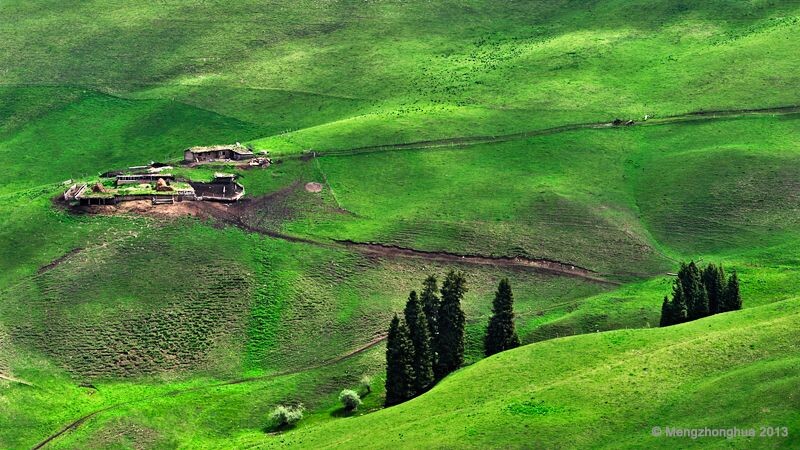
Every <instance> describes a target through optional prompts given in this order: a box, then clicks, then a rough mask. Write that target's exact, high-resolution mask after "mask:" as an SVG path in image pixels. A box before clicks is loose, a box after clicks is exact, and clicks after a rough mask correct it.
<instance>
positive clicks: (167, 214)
mask: <svg viewBox="0 0 800 450" xmlns="http://www.w3.org/2000/svg"><path fill="white" fill-rule="evenodd" d="M301 185H302V183H300V182H299V181H298V182H295V183H293V184H292V185H291V186H289V187H287V188H284V189H283V190H287V189H291V188H297V187H298V186H301ZM283 190H282V191H283ZM277 194H278V193H272V194H268V195H266V196H263V197H259V198H256V199H248V200H244V201H241V202H239V203H237V204H232V205H227V204H222V203H216V202H181V203H176V204H175V205H158V206H153V205H152V204H151V202H149V201H133V202H124V203H120V204H119V205H117V206H100V207H96V206H95V207H91V209H86V208H85V209H81V211H83V212H85V213H89V214H110V215H113V214H137V215H144V216H149V217H155V218H159V219H169V218H174V217H180V216H193V217H199V218H205V219H213V220H217V221H219V222H221V223H223V224H227V225H232V226H235V227H237V228H240V229H242V230H245V231H247V232H250V233H257V234H261V235H264V236H269V237H271V238H274V239H280V240H283V241H287V242H293V243H301V244H307V245H313V246H316V247H323V248H329V249H334V250H336V249H339V250H350V251H355V252H358V253H361V254H363V255H371V256H377V257H383V258H391V259H397V258H408V259H424V260H427V261H435V262H444V263H456V264H469V265H479V266H494V267H515V268H521V269H526V270H533V271H536V272H540V273H544V274H550V275H559V276H567V277H573V278H580V279H583V280H586V281H591V282H594V283H602V284H608V285H620V284H621V283H620V282H618V281H613V280H609V279H606V278H605V276H604V274H600V273H597V272H595V271H592V270H590V269H587V268H584V267H580V266H577V265H575V264H571V263H567V262H562V261H554V260H549V259H544V258H525V257H505V256H485V255H474V254H472V255H466V254H458V253H452V252H447V251H426V250H417V249H413V248H405V247H400V246H396V245H390V244H382V243H377V242H356V241H352V240H349V239H339V240H335V239H334V240H329V239H324V238H317V237H308V236H296V235H291V234H287V233H283V232H280V231H275V230H270V229H266V228H261V227H258V226H256V225H253V224H251V223H248V221H247V219H246V217H247V215H248V209H250V208H253V207H256V208H257V207H258V204H259V203H260V202H263V201H265V200H269V199H270V198H271V197H274V196H276V195H277ZM120 205H121V206H120ZM68 256H70V254H67V255H65V256H63V257H61V258H59V260H64V259H66V258H67V257H68ZM59 262H60V261H59ZM52 265H53V263H51V264H50V265H48V266H52ZM48 266H45V267H48ZM50 268H52V267H50ZM40 270H41V269H40ZM606 275H611V276H623V277H627V276H639V277H641V276H647V275H652V274H634V273H625V274H606Z"/></svg>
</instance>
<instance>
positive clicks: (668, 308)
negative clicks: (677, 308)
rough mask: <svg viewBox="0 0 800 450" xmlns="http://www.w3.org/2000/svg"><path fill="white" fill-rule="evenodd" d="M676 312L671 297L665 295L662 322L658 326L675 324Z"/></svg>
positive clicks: (662, 304)
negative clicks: (673, 309)
mask: <svg viewBox="0 0 800 450" xmlns="http://www.w3.org/2000/svg"><path fill="white" fill-rule="evenodd" d="M674 315H675V314H674V313H673V312H672V302H670V300H669V298H668V297H667V296H666V295H665V296H664V302H663V303H661V322H660V323H659V325H658V326H660V327H668V326H670V325H675V323H674V322H673V321H674V320H675V318H674Z"/></svg>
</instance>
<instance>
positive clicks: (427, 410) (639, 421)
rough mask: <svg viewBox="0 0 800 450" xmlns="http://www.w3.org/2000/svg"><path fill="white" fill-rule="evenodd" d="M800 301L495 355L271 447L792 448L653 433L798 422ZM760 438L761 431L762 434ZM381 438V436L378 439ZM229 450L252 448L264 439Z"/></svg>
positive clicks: (792, 440)
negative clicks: (420, 391) (385, 404)
mask: <svg viewBox="0 0 800 450" xmlns="http://www.w3.org/2000/svg"><path fill="white" fill-rule="evenodd" d="M798 314H800V302H798V301H797V300H796V299H795V300H786V301H783V302H779V303H775V304H772V305H768V306H763V307H759V308H753V309H749V310H747V311H740V312H735V313H727V314H722V315H719V316H714V317H712V318H707V319H702V320H699V321H697V322H694V323H690V324H685V325H679V326H674V327H669V328H662V329H654V330H625V331H613V332H607V333H599V334H587V335H583V336H575V337H571V338H563V339H557V340H551V341H547V342H542V343H538V344H534V345H528V346H525V347H522V348H519V349H515V350H511V351H507V352H503V353H501V354H499V355H497V356H494V357H491V358H487V359H486V360H484V361H481V362H479V363H477V364H475V365H473V366H470V367H468V368H465V369H462V370H461V371H459V372H457V373H455V374H453V375H452V376H450V377H448V378H446V379H445V380H444V381H442V382H441V384H439V385H437V386H436V387H435V388H434V389H433V390H431V391H430V392H428V393H426V394H424V395H422V396H421V397H418V398H416V399H413V400H411V401H408V402H406V403H404V404H401V405H399V406H396V407H392V408H388V409H386V410H384V411H379V412H376V413H374V414H368V415H366V416H363V417H358V418H355V419H351V420H343V421H337V422H330V423H326V424H322V425H317V426H303V427H300V428H298V429H297V430H296V431H294V432H292V433H287V434H286V435H285V436H284V437H283V438H282V440H281V441H280V442H278V441H277V440H274V441H271V444H274V446H275V447H284V446H290V447H291V446H302V447H308V448H342V447H347V448H396V447H397V446H398V445H399V446H413V447H426V448H430V447H461V448H464V447H474V448H487V447H492V448H497V447H502V448H507V447H515V448H530V447H534V448H575V447H579V448H587V447H619V446H621V447H631V448H641V447H645V446H646V447H650V448H676V447H680V448H685V447H708V448H754V447H758V448H792V447H794V446H796V445H797V444H798V442H799V441H798V439H800V438H798V437H797V436H796V435H791V436H788V437H780V438H779V437H755V438H742V437H737V438H733V439H729V440H728V439H725V438H722V439H720V438H712V437H709V438H698V439H697V440H692V439H690V438H677V437H667V436H666V435H664V436H661V437H654V436H652V435H651V433H652V428H653V427H655V426H660V427H662V429H663V430H664V431H665V430H666V427H667V426H670V427H676V428H703V427H709V428H730V427H732V426H734V425H733V424H736V425H735V426H736V427H738V428H755V429H756V430H758V429H759V427H761V426H773V424H782V425H781V426H786V427H789V429H792V430H794V429H796V427H797V426H798V425H800V414H799V413H798V406H800V398H798V393H797V392H796V389H795V387H796V385H797V383H798V381H800V380H798V375H799V374H800V372H798V371H799V370H800V359H798V357H797V355H798V350H799V349H798V342H799V341H798V328H797V320H798ZM759 432H760V431H759ZM378 436H380V439H375V438H376V437H378ZM252 439H253V440H252V441H249V440H243V441H240V442H237V445H247V444H256V445H259V443H261V442H262V440H263V438H261V437H255V438H252Z"/></svg>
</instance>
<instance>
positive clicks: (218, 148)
mask: <svg viewBox="0 0 800 450" xmlns="http://www.w3.org/2000/svg"><path fill="white" fill-rule="evenodd" d="M186 150H188V151H190V152H192V153H208V152H219V151H224V150H229V151H232V152H234V153H238V154H240V155H252V154H253V152H251V151H250V150H248V149H247V147H243V146H241V145H235V144H234V145H210V146H206V147H189V148H187V149H186Z"/></svg>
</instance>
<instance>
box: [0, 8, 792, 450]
mask: <svg viewBox="0 0 800 450" xmlns="http://www.w3.org/2000/svg"><path fill="white" fill-rule="evenodd" d="M0 16H2V17H10V18H12V19H13V20H9V21H8V23H6V24H4V26H3V39H0V162H2V164H3V167H4V174H3V175H4V176H3V177H2V181H0V375H2V377H0V405H1V406H2V408H0V447H2V448H30V447H32V446H34V445H36V444H37V443H39V442H42V441H43V440H44V439H45V438H46V437H48V436H51V435H53V434H54V433H56V432H58V431H59V430H61V429H63V428H64V427H66V426H67V425H69V424H70V423H72V422H73V421H76V420H78V419H80V418H82V417H86V420H84V421H82V422H81V423H80V424H79V426H78V427H76V428H75V429H72V430H70V431H68V432H66V433H64V434H63V435H61V436H59V437H57V438H56V439H54V440H53V441H51V442H50V443H49V444H48V446H50V447H61V448H108V447H115V448H170V447H184V448H188V447H192V448H210V447H215V448H230V447H244V446H254V447H273V446H275V447H281V446H292V447H301V448H305V447H334V446H340V447H341V446H344V447H381V446H383V447H388V446H401V447H414V446H433V447H436V446H446V447H455V446H464V445H471V446H474V447H487V446H490V447H496V446H500V447H510V448H518V447H519V448H525V447H531V446H533V447H548V448H557V447H567V448H568V447H626V448H640V447H643V446H653V447H670V446H674V445H675V444H676V443H678V442H675V441H670V440H667V439H666V438H664V439H660V440H659V439H655V438H652V437H650V436H649V428H650V427H651V426H653V425H676V426H706V425H708V426H712V425H719V426H733V425H735V426H739V427H744V426H757V425H770V424H772V425H783V426H790V427H791V429H792V434H791V435H790V437H789V438H788V439H783V440H759V441H749V440H741V439H739V440H733V441H726V440H722V441H710V440H699V441H692V442H689V441H681V442H679V443H678V444H681V445H696V446H707V447H715V446H717V447H722V446H733V447H737V448H744V447H753V446H759V447H787V448H791V447H794V446H797V444H798V442H797V433H798V432H800V418H798V416H797V413H796V411H797V409H798V406H799V405H798V399H797V396H796V395H797V394H796V392H795V391H796V385H797V381H798V380H797V378H798V373H800V371H799V370H798V359H797V350H798V348H797V338H798V336H797V326H796V322H797V316H798V305H799V304H798V302H797V300H796V298H797V297H798V296H799V295H800V281H798V279H797V277H796V273H795V272H796V269H797V267H798V266H800V258H799V257H798V256H797V255H799V254H800V223H798V217H800V206H798V205H800V184H799V183H800V182H798V179H800V172H798V170H797V169H796V168H797V167H800V164H799V163H800V141H798V140H797V139H796V136H797V135H798V132H800V114H797V113H796V112H793V111H792V110H790V109H787V110H783V111H777V112H774V113H773V112H762V113H758V114H744V113H741V114H736V113H729V114H728V115H726V116H724V117H715V116H714V115H713V114H712V115H706V116H690V117H687V118H685V119H687V120H682V121H678V122H674V123H666V122H659V120H662V119H665V118H667V117H668V116H673V115H680V114H686V113H691V112H695V111H702V110H706V111H708V110H712V111H713V110H746V109H763V108H772V107H779V106H793V105H798V104H800V98H798V92H797V90H796V89H794V87H795V86H797V85H798V83H800V79H798V77H799V76H800V75H798V72H797V70H796V67H797V63H798V56H797V54H796V45H795V42H796V41H797V37H798V30H799V28H798V26H799V25H798V24H799V23H800V22H798V17H800V8H798V6H797V4H795V3H792V2H780V1H752V2H728V1H721V0H720V1H709V2H702V3H697V4H694V3H689V2H675V1H667V0H663V1H662V0H649V1H616V0H602V1H592V2H574V1H536V2H519V3H508V2H503V3H497V2H484V1H463V0H460V1H455V0H453V1H447V2H422V1H412V2H389V1H377V2H350V1H344V2H317V1H302V2H297V1H292V2H284V1H276V2H270V3H268V4H264V3H263V2H250V1H243V2H235V3H233V4H232V3H231V2H216V1H172V0H169V1H160V2H157V3H131V2H122V1H114V0H101V1H98V2H90V3H81V4H75V3H63V2H55V1H44V0H38V1H35V2H22V1H16V0H12V1H7V2H3V3H2V4H0ZM644 115H650V116H653V117H654V118H655V119H651V120H649V121H647V122H643V123H642V122H641V121H640V119H642V118H643V116H644ZM616 117H620V118H624V119H627V118H633V119H636V120H637V121H639V122H638V123H637V125H636V126H633V127H600V128H575V127H570V125H575V124H585V123H595V122H608V121H610V120H612V119H614V118H616ZM689 119H691V120H689ZM553 127H564V129H562V130H561V131H558V132H556V131H553V132H548V133H540V134H537V133H536V130H545V129H549V128H553ZM522 132H528V133H527V134H518V135H514V134H515V133H522ZM509 135H510V136H509ZM475 136H478V137H480V138H479V139H476V140H475V142H476V143H475V144H474V145H467V144H464V143H463V141H461V140H460V138H468V137H475ZM434 139H438V140H442V141H440V142H437V143H436V145H435V146H429V145H425V144H419V145H416V146H411V147H412V148H402V147H398V146H396V145H395V146H394V147H393V146H392V145H394V144H403V143H414V142H423V141H426V140H434ZM237 141H238V142H243V143H250V144H253V145H254V146H255V147H256V148H257V149H268V150H270V152H271V156H272V157H273V162H274V164H273V165H272V166H271V167H269V168H267V169H260V168H259V169H234V168H232V167H230V166H226V165H219V164H218V165H209V166H201V167H197V168H191V169H190V168H186V167H180V166H176V167H175V170H174V171H173V173H175V174H176V175H177V176H179V177H183V178H187V179H191V180H197V181H208V180H210V178H211V177H212V175H213V172H216V171H225V172H232V173H236V175H237V177H238V180H239V182H240V183H242V184H243V185H244V187H245V189H246V192H247V196H246V200H245V201H243V202H242V205H243V206H242V208H241V209H240V210H237V211H240V212H241V216H240V217H238V220H239V222H237V225H238V228H237V227H234V226H232V225H231V222H230V221H229V222H227V223H226V222H225V221H223V220H219V219H198V218H179V219H156V218H151V217H143V216H139V215H134V214H129V215H89V214H75V213H72V212H69V211H67V210H64V209H63V208H62V207H61V206H59V205H58V204H55V203H54V202H53V201H52V199H53V198H54V197H56V196H57V195H58V194H59V193H60V192H63V190H64V189H65V188H66V187H67V186H65V185H64V184H63V182H64V181H65V180H70V179H72V180H82V179H91V178H95V177H96V176H97V175H98V174H99V173H102V172H105V171H107V170H113V169H121V168H125V167H128V166H132V165H140V164H144V163H147V162H149V161H151V160H155V161H162V162H170V163H175V162H177V161H178V160H179V159H180V158H181V151H182V149H183V148H185V147H188V146H192V145H209V144H222V143H232V142H237ZM368 146H379V147H380V146H385V147H382V148H371V149H363V148H362V147H368ZM307 150H315V151H319V152H320V153H318V155H317V156H314V155H313V154H303V153H304V152H306V151H307ZM326 152H327V153H326ZM312 181H314V182H319V183H322V184H323V186H324V189H323V191H322V192H321V193H310V192H307V191H306V190H305V189H304V187H303V186H304V184H305V183H307V182H312ZM256 231H260V232H256ZM347 241H352V242H356V243H378V244H382V245H386V246H396V247H400V248H405V249H413V250H416V251H418V252H429V253H431V254H433V255H435V254H437V252H439V253H446V254H448V255H450V256H453V255H456V256H457V255H477V256H482V257H486V258H504V257H521V258H529V259H538V258H543V259H549V260H555V261H560V262H563V263H566V264H574V265H576V266H580V267H583V268H585V269H588V270H591V271H593V272H594V274H595V275H596V276H597V277H598V278H603V279H606V280H608V281H609V283H599V282H593V281H590V280H587V279H582V278H575V277H568V276H564V275H557V274H552V273H542V272H540V271H537V270H534V269H532V268H530V267H524V266H521V265H500V264H496V265H490V264H473V263H470V262H469V261H461V262H457V261H454V260H442V259H436V258H430V257H424V254H420V253H418V254H417V256H414V257H409V256H403V255H399V256H398V255H397V254H383V253H380V252H377V253H376V252H374V251H373V252H370V251H366V249H365V248H364V247H360V246H357V245H356V246H354V245H350V244H347V243H346V242H347ZM690 258H694V259H696V260H700V261H703V262H720V263H722V264H723V265H725V267H726V268H727V269H736V270H737V271H738V272H739V274H740V277H741V280H742V293H743V296H744V299H745V303H744V306H745V310H743V311H739V312H736V313H728V314H724V315H720V316H715V317H712V318H708V319H704V320H701V321H698V322H695V323H691V324H686V325H681V326H677V327H670V328H666V329H650V328H654V327H656V325H657V323H658V319H659V311H660V301H661V298H662V297H663V296H664V295H665V294H667V293H668V292H669V291H670V286H671V283H672V278H671V276H670V275H669V274H668V273H669V272H674V270H675V268H676V267H677V264H678V262H679V261H682V260H687V259H690ZM452 268H456V269H461V270H464V271H465V272H466V275H467V277H468V283H469V288H470V290H469V292H468V294H467V297H466V298H465V301H464V304H463V307H464V310H465V312H466V315H467V320H468V326H467V363H468V364H470V365H469V366H468V367H466V368H464V369H462V370H461V371H459V372H457V373H455V374H453V375H452V376H450V377H448V378H447V379H446V380H444V381H443V382H442V383H441V385H439V386H437V387H436V388H435V389H433V390H432V391H431V392H430V393H428V394H425V395H423V396H422V397H420V398H418V399H415V400H413V401H411V402H409V403H407V404H404V405H401V406H398V407H393V408H389V409H387V410H382V411H378V410H379V409H380V408H381V405H382V398H381V396H382V394H383V392H382V389H383V387H382V377H383V375H384V373H383V372H384V368H383V346H382V342H381V340H380V339H381V337H382V336H383V333H385V331H386V327H387V324H388V321H389V319H390V318H391V316H392V314H393V313H394V312H396V311H399V310H400V309H401V308H402V305H403V302H404V300H405V297H406V296H407V293H408V291H409V290H411V289H418V288H419V287H420V282H421V280H422V279H423V278H424V277H425V276H426V275H428V274H431V273H433V274H438V275H442V274H443V273H445V272H446V271H447V270H449V269H452ZM502 277H509V278H510V279H511V281H512V286H513V288H514V292H515V299H516V303H515V306H516V311H517V329H518V331H519V333H520V337H521V338H522V340H523V343H525V344H531V345H527V346H525V347H523V348H521V349H518V350H515V351H512V352H508V353H504V354H501V355H498V356H495V357H492V358H490V359H487V360H481V358H482V348H481V345H482V344H481V337H482V334H483V332H484V327H485V323H486V320H487V319H488V316H489V314H490V306H491V298H492V295H493V290H494V287H495V286H496V284H497V282H498V281H499V279H501V278H502ZM609 330H618V331H610V332H606V331H609ZM573 335H579V336H573ZM565 336H572V337H565ZM688 354H691V355H692V356H691V358H688V359H687V356H686V355H688ZM365 374H366V375H372V376H373V377H375V383H374V388H375V391H374V392H373V393H371V394H370V395H368V396H367V397H366V398H365V404H364V406H363V407H362V408H361V409H360V410H359V412H358V413H356V415H363V416H364V417H358V418H345V417H343V416H344V415H345V414H344V413H343V411H341V410H340V408H339V406H338V404H337V399H336V396H337V394H338V392H339V391H340V390H341V389H343V388H346V387H355V386H356V385H357V383H358V380H359V379H360V378H361V376H362V375H365ZM14 380H17V381H14ZM19 381H24V382H26V383H30V384H31V385H28V384H24V383H21V382H19ZM287 402H302V403H304V404H305V405H306V407H307V411H306V418H305V419H304V421H303V422H301V424H300V426H298V428H297V429H295V430H289V431H287V432H285V433H280V434H266V433H265V426H266V416H267V414H268V413H269V411H270V410H271V409H272V408H273V407H274V406H275V405H276V404H279V403H287ZM95 412H96V414H93V415H91V416H88V417H87V415H90V414H92V413H95ZM631 417H636V419H635V420H633V419H631Z"/></svg>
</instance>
